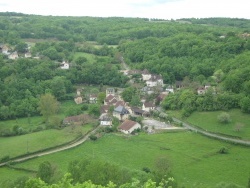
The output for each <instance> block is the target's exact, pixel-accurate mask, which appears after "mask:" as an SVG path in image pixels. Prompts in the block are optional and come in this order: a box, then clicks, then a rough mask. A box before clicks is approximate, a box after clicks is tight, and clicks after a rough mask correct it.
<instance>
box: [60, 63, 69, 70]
mask: <svg viewBox="0 0 250 188" xmlns="http://www.w3.org/2000/svg"><path fill="white" fill-rule="evenodd" d="M61 69H69V63H67V62H65V61H64V62H62V63H61Z"/></svg>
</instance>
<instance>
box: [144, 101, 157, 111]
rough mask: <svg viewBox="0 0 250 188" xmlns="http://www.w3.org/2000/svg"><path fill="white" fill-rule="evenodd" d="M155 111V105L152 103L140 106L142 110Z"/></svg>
mask: <svg viewBox="0 0 250 188" xmlns="http://www.w3.org/2000/svg"><path fill="white" fill-rule="evenodd" d="M154 109H155V105H154V103H153V102H144V103H143V104H142V110H144V111H147V112H150V111H151V110H154Z"/></svg>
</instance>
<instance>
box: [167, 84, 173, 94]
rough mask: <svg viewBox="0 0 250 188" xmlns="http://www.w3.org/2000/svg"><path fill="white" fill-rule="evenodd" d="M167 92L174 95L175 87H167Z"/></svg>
mask: <svg viewBox="0 0 250 188" xmlns="http://www.w3.org/2000/svg"><path fill="white" fill-rule="evenodd" d="M166 92H168V93H174V87H173V86H172V85H168V86H167V87H166Z"/></svg>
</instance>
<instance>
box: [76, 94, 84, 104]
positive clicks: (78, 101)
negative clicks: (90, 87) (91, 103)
mask: <svg viewBox="0 0 250 188" xmlns="http://www.w3.org/2000/svg"><path fill="white" fill-rule="evenodd" d="M74 101H75V103H76V104H82V102H83V100H82V97H81V96H76V97H75V98H74Z"/></svg>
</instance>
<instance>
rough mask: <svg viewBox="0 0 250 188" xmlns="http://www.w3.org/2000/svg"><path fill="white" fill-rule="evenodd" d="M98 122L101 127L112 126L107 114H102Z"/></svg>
mask: <svg viewBox="0 0 250 188" xmlns="http://www.w3.org/2000/svg"><path fill="white" fill-rule="evenodd" d="M99 121H100V125H101V126H109V127H111V126H112V118H111V117H110V116H108V115H107V114H102V115H101V116H100V118H99Z"/></svg>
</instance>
